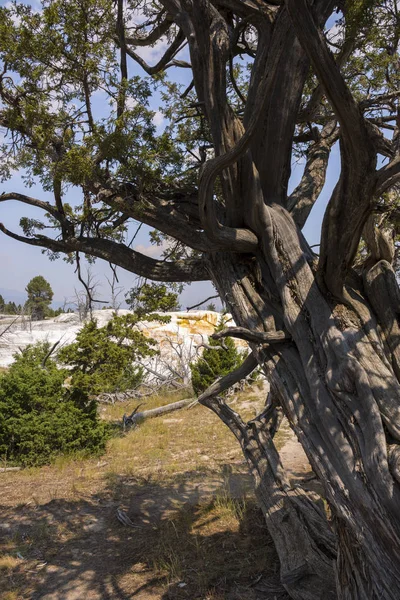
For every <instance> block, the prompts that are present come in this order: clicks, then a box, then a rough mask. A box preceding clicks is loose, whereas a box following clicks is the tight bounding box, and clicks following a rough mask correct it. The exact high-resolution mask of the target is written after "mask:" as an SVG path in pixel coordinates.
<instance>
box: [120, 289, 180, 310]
mask: <svg viewBox="0 0 400 600" xmlns="http://www.w3.org/2000/svg"><path fill="white" fill-rule="evenodd" d="M126 303H127V305H128V306H129V307H130V309H131V310H133V311H135V313H136V314H137V315H138V316H144V315H146V319H147V314H148V313H153V312H155V311H158V310H159V311H161V312H172V311H175V310H179V309H180V306H179V302H178V294H176V293H175V292H169V291H168V288H167V286H166V285H165V284H163V283H144V284H143V285H141V286H139V287H137V288H134V289H132V290H130V292H128V294H127V295H126Z"/></svg>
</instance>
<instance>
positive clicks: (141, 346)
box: [58, 315, 157, 395]
mask: <svg viewBox="0 0 400 600" xmlns="http://www.w3.org/2000/svg"><path fill="white" fill-rule="evenodd" d="M153 317H154V316H151V315H150V319H151V320H155V319H156V318H157V317H154V318H153ZM138 321H139V318H138V316H137V315H125V316H117V315H115V316H114V317H113V318H112V319H111V321H109V322H108V323H107V325H105V326H104V327H99V326H98V324H97V322H96V321H94V320H92V321H89V322H88V323H86V324H85V325H84V327H83V328H82V329H81V330H80V331H79V333H78V334H77V336H76V341H75V342H74V343H73V344H70V345H69V346H66V347H65V348H62V349H61V351H60V352H59V354H58V360H59V361H60V362H61V363H62V364H65V365H68V366H69V367H70V371H69V373H70V388H71V393H73V394H74V393H78V394H79V393H82V392H83V393H85V394H88V395H97V394H100V393H101V392H115V391H123V390H126V389H132V388H134V387H136V386H137V385H138V384H139V383H140V382H141V380H142V377H143V372H142V369H141V368H139V367H137V366H135V365H134V364H133V363H134V361H135V360H138V359H139V358H144V357H146V356H154V355H155V354H156V353H157V351H156V350H155V349H154V346H155V344H156V342H155V341H154V340H153V339H151V338H148V337H146V336H145V335H144V334H143V333H141V332H140V331H139V330H138V329H136V328H135V325H137V323H138Z"/></svg>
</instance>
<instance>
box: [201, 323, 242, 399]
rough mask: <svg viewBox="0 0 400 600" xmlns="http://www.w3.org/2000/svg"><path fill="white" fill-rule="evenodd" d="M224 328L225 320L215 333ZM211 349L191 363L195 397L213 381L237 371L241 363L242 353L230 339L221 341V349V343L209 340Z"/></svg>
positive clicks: (207, 349)
mask: <svg viewBox="0 0 400 600" xmlns="http://www.w3.org/2000/svg"><path fill="white" fill-rule="evenodd" d="M224 328H225V320H224V318H223V317H221V320H220V322H219V324H218V325H217V327H216V328H215V331H216V332H217V331H221V330H222V329H224ZM208 344H209V346H211V348H206V349H205V350H204V352H203V354H202V356H201V358H199V360H198V361H197V362H196V363H191V365H190V369H191V371H192V386H193V389H194V391H195V393H196V394H197V395H199V394H201V393H202V392H204V390H206V389H207V388H208V387H209V386H210V385H211V384H212V383H214V381H215V380H216V379H218V378H220V377H223V376H224V375H228V373H230V372H231V371H233V370H234V369H237V368H238V367H239V366H240V364H241V363H242V362H243V359H244V356H243V353H242V352H240V351H238V350H237V349H236V346H235V343H234V341H233V340H232V338H226V339H224V341H223V344H224V346H225V349H224V348H221V344H222V341H220V340H214V339H212V338H210V339H209V342H208Z"/></svg>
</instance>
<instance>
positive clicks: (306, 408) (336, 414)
mask: <svg viewBox="0 0 400 600" xmlns="http://www.w3.org/2000/svg"><path fill="white" fill-rule="evenodd" d="M275 214H277V216H276V217H275V218H276V221H275V223H276V225H275V227H276V231H275V233H274V246H275V251H276V254H275V258H276V260H277V265H276V268H277V269H280V270H281V273H280V274H279V273H276V274H274V275H275V277H274V278H275V281H277V282H281V289H280V290H279V294H280V297H281V301H282V305H283V306H284V310H283V311H282V314H281V317H282V319H283V321H284V326H285V327H286V328H287V330H288V331H289V333H290V334H291V337H292V341H283V342H281V343H279V344H273V345H270V346H268V345H266V346H262V345H260V346H254V345H253V353H254V354H255V355H256V356H257V358H258V360H259V363H260V364H262V365H263V367H264V370H265V371H266V373H267V374H268V377H269V378H270V380H271V384H272V387H273V390H274V393H275V394H276V395H277V397H278V398H279V401H280V403H281V405H282V407H283V410H284V412H285V415H286V417H287V418H288V420H289V422H290V424H291V426H292V427H293V429H294V431H295V432H296V434H297V436H298V439H299V440H300V442H301V443H302V445H303V448H304V450H305V452H306V454H307V456H308V459H309V460H310V463H311V465H312V467H313V469H314V471H315V473H316V474H317V476H318V477H319V479H320V481H321V482H322V483H323V485H324V490H325V494H326V498H327V499H328V501H329V504H330V506H331V509H332V514H333V518H334V528H335V531H336V533H337V544H338V557H337V566H336V577H337V583H338V597H339V598H351V599H359V600H361V599H365V598H368V599H370V598H371V599H378V598H385V599H391V600H395V598H397V597H398V590H399V589H400V587H399V582H400V518H399V517H400V501H399V500H400V498H399V491H400V489H399V485H398V466H397V463H396V459H397V458H398V448H399V446H398V445H397V444H398V442H399V439H400V437H399V436H400V385H399V381H398V380H397V378H396V376H395V372H394V368H395V366H394V365H395V357H396V353H395V350H396V349H397V348H398V343H399V338H398V337H397V336H396V327H398V323H397V319H396V310H397V314H398V305H397V309H396V305H394V304H393V299H394V298H395V293H396V291H395V290H396V286H395V279H394V276H393V272H392V270H391V268H390V265H389V264H388V263H382V262H379V263H378V264H377V265H376V266H374V267H373V268H372V269H370V271H368V272H367V273H366V277H365V280H366V281H367V282H368V281H369V282H370V284H369V285H366V286H365V287H364V285H363V283H362V281H361V279H360V278H355V281H354V286H356V285H357V286H359V287H352V288H350V287H348V288H347V292H346V301H344V302H343V303H338V302H334V301H333V300H332V298H331V297H329V295H328V294H327V296H324V295H323V294H322V293H321V291H320V289H319V287H318V285H317V283H316V281H315V277H314V273H313V268H312V264H311V265H310V264H308V262H307V260H306V255H305V253H304V252H303V251H302V250H301V248H300V243H299V236H298V233H297V232H296V229H295V227H294V226H291V225H290V220H289V219H288V217H287V215H285V216H282V210H281V209H278V210H277V212H276V213H275ZM274 216H275V215H274ZM274 216H273V217H272V219H274ZM280 220H283V226H282V228H281V229H280V228H279V222H280ZM287 223H289V225H287ZM271 264H272V263H271ZM211 265H212V269H213V272H214V274H215V275H214V276H215V282H216V284H217V285H218V288H219V291H220V293H221V295H222V297H223V298H224V299H225V301H226V302H227V304H228V306H229V308H230V310H231V311H232V314H233V315H234V318H235V321H236V323H237V324H238V325H240V326H242V327H244V328H246V329H249V330H251V331H259V332H265V331H268V329H269V324H270V323H271V319H275V318H276V315H273V312H274V306H273V305H272V303H271V300H270V298H271V291H270V281H271V278H270V268H269V266H268V265H267V264H266V262H265V261H264V260H263V259H262V258H261V259H259V261H258V263H257V264H255V263H254V261H247V260H246V258H245V257H244V258H243V260H242V261H240V260H238V258H237V257H236V259H234V260H232V256H230V255H228V254H225V255H222V254H219V255H217V256H214V257H212V258H211ZM376 272H378V273H379V275H378V276H380V277H385V281H386V285H383V283H382V284H381V285H380V286H377V285H376V286H375V288H374V281H375V280H376V276H377V275H376ZM374 273H375V276H374ZM382 273H384V274H383V275H382ZM265 275H266V277H265ZM389 289H390V290H391V293H389V291H388V290H389ZM374 291H375V294H376V296H374ZM367 294H368V295H367ZM368 296H369V297H370V299H371V304H373V305H375V306H376V305H377V304H378V303H385V306H386V310H382V309H381V310H380V313H381V314H382V315H384V317H383V319H382V322H381V323H378V321H377V319H376V316H375V314H374V313H373V311H372V309H371V306H370V304H369V297H368ZM275 308H276V307H275ZM279 328H280V327H279ZM228 424H229V423H228ZM246 427H248V426H246ZM253 429H254V426H253V428H252V429H251V431H253ZM245 430H246V431H247V429H245ZM259 431H263V423H262V422H260V423H259V424H258V426H257V437H258V432H259ZM244 435H245V434H244V433H243V436H244ZM238 437H239V436H238ZM261 439H262V440H263V443H262V446H264V445H265V451H264V452H263V453H262V452H260V451H259V454H258V455H257V454H256V455H257V456H258V458H257V459H254V456H255V455H254V454H253V455H252V457H253V458H252V459H249V454H248V449H247V447H246V444H244V443H243V442H242V447H243V449H244V454H245V456H246V458H247V459H248V460H250V463H251V464H252V465H254V462H256V463H258V465H257V467H252V468H253V469H254V468H256V470H262V467H261V464H262V463H263V462H264V461H267V462H268V463H269V467H268V468H269V469H270V478H269V479H268V478H264V482H263V484H262V485H260V486H258V490H259V491H258V496H259V498H260V504H261V506H262V507H263V509H264V511H265V514H266V516H267V523H268V526H269V528H270V531H271V533H272V535H273V537H274V539H276V537H277V538H278V539H276V545H277V548H278V551H279V554H280V556H281V560H282V563H283V574H282V582H283V583H284V585H285V586H286V587H287V589H288V591H289V592H290V594H291V595H292V596H293V597H294V598H304V599H305V598H318V597H320V596H319V595H318V593H317V592H316V591H315V589H313V586H312V577H310V576H309V575H310V574H309V573H307V572H306V571H304V572H301V569H299V571H298V580H297V584H296V586H294V587H295V588H296V592H293V589H292V588H291V586H290V585H288V582H287V581H286V579H285V578H286V574H285V573H286V564H287V562H286V561H287V560H288V552H289V550H288V548H287V547H285V541H284V540H285V534H284V530H283V529H282V528H279V529H278V531H277V535H276V536H274V531H275V523H274V522H273V519H271V517H270V515H269V508H268V502H269V506H271V498H276V497H277V495H276V489H277V488H279V486H280V485H281V481H282V480H281V479H280V470H279V469H276V464H277V463H276V462H275V461H274V458H272V457H271V452H270V451H268V450H267V448H268V447H269V446H270V445H271V443H272V442H271V440H270V439H269V438H268V429H266V425H265V426H264V435H263V437H261ZM266 440H267V441H266ZM388 440H390V441H391V451H390V455H389V457H388V452H387V446H388ZM254 443H255V441H254V438H253V439H252V444H254ZM257 443H259V441H258V442H257ZM252 461H254V462H252ZM274 465H275V468H274ZM392 465H393V467H392ZM257 477H259V475H258V476H256V480H257ZM260 490H261V492H260ZM281 493H282V492H281ZM266 498H269V501H268V502H266V501H265V499H266ZM285 500H286V501H287V502H288V504H289V505H290V506H291V507H292V509H293V508H294V506H293V499H292V498H291V497H290V495H289V496H288V497H287V498H285ZM280 501H281V498H280ZM294 510H296V509H294ZM298 514H299V513H298ZM306 514H307V513H306ZM302 519H304V520H303V523H306V524H307V533H306V534H305V533H303V535H300V534H298V537H296V538H294V539H293V540H292V544H291V546H290V554H291V555H292V556H293V555H295V554H297V559H298V560H299V559H300V557H304V556H305V552H304V544H305V541H307V540H308V539H309V538H308V536H309V531H310V530H311V529H312V527H310V525H309V524H308V523H307V516H306V517H304V518H303V517H302ZM291 525H292V527H293V530H294V529H295V525H294V524H293V523H292V524H291ZM319 527H320V530H321V531H325V529H324V528H323V526H322V524H321V522H320V524H319ZM321 537H322V536H321ZM322 539H324V542H325V534H324V536H323V538H322ZM295 540H296V541H295ZM326 550H327V546H326V544H325V543H323V544H322V545H321V546H316V547H314V551H315V552H316V553H317V554H319V560H320V561H324V560H326V558H327V552H326ZM317 564H318V563H317V562H314V563H313V567H312V568H311V571H312V573H313V576H314V577H316V576H318V575H320V574H322V573H324V578H325V577H326V581H327V582H329V577H327V576H326V571H325V572H324V571H323V570H322V569H321V567H320V566H319V567H318V566H317ZM314 569H315V570H314ZM300 581H302V584H301V585H300V583H299V582H300ZM308 585H309V586H310V587H308ZM302 588H304V589H302ZM321 589H325V594H327V593H328V594H329V590H330V586H329V583H326V587H324V586H323V585H322V587H321V588H320V590H321ZM296 593H297V595H296ZM313 594H314V595H313ZM321 597H322V596H321Z"/></svg>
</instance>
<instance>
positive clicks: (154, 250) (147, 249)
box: [134, 242, 168, 258]
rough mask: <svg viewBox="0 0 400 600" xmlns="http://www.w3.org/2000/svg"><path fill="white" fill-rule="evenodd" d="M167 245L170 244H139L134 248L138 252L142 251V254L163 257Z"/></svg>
mask: <svg viewBox="0 0 400 600" xmlns="http://www.w3.org/2000/svg"><path fill="white" fill-rule="evenodd" d="M167 247H168V244H167V243H166V242H163V243H162V244H161V246H153V244H150V245H149V246H145V245H144V244H138V245H137V246H135V247H134V250H135V251H136V252H140V253H141V254H145V255H146V256H149V257H150V258H161V253H162V252H163V251H164V250H166V249H167Z"/></svg>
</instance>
